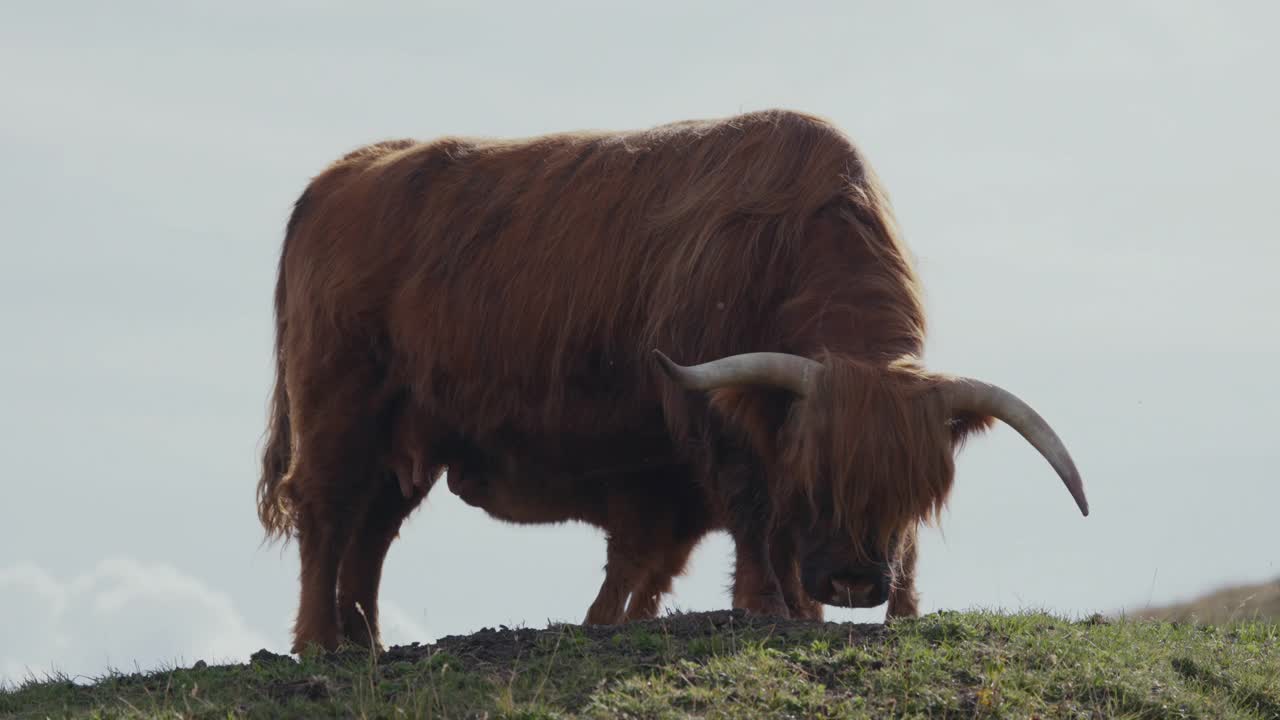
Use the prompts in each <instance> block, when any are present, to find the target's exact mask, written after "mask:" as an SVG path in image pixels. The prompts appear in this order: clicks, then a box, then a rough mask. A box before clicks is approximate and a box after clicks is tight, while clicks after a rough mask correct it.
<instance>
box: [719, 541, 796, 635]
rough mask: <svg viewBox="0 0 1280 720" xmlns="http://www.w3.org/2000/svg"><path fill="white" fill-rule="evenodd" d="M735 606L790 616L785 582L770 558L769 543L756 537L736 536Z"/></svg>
mask: <svg viewBox="0 0 1280 720" xmlns="http://www.w3.org/2000/svg"><path fill="white" fill-rule="evenodd" d="M734 544H735V545H736V546H737V554H736V558H735V562H734V574H733V606H734V607H735V608H741V609H743V610H746V611H747V613H748V614H749V615H757V616H764V617H780V618H790V617H791V611H790V610H789V609H788V608H787V601H786V598H785V597H784V596H783V594H782V586H781V584H780V583H779V582H778V577H777V574H776V573H775V572H774V568H773V564H772V563H771V562H770V561H769V544H768V542H767V541H763V540H761V539H760V538H759V537H758V536H757V537H751V536H747V537H741V536H735V537H734Z"/></svg>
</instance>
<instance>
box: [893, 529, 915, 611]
mask: <svg viewBox="0 0 1280 720" xmlns="http://www.w3.org/2000/svg"><path fill="white" fill-rule="evenodd" d="M918 530H919V528H917V527H916V526H914V525H913V526H912V527H911V529H909V530H907V532H906V535H905V536H904V537H903V540H902V544H901V546H900V549H899V553H898V567H896V568H895V572H894V579H893V587H892V588H890V590H889V607H888V609H887V610H886V611H885V620H886V621H887V620H892V619H894V618H910V617H916V616H918V615H919V614H920V595H919V593H917V592H916V562H917V560H918V557H917V555H916V546H917V541H918V539H919V538H918Z"/></svg>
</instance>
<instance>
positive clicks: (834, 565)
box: [655, 351, 1089, 607]
mask: <svg viewBox="0 0 1280 720" xmlns="http://www.w3.org/2000/svg"><path fill="white" fill-rule="evenodd" d="M655 354H656V355H657V358H658V360H659V363H660V364H661V366H662V368H663V370H664V371H665V372H666V374H667V375H668V376H669V377H670V378H672V379H673V380H674V381H675V382H677V383H679V384H680V385H682V386H683V387H685V388H687V389H691V390H702V391H707V392H725V391H729V390H734V391H736V392H741V391H742V390H744V389H746V388H748V387H750V386H755V387H766V388H774V389H781V390H785V391H787V393H788V394H789V397H790V398H791V401H790V407H789V409H788V411H787V412H786V414H785V417H784V418H782V419H780V422H779V423H778V424H777V425H776V426H775V427H771V428H770V434H771V437H770V438H769V439H768V441H769V442H771V443H772V444H773V447H772V448H770V449H769V451H768V453H767V454H768V455H769V456H770V457H772V458H773V460H772V464H773V467H770V468H768V472H770V473H772V474H773V477H771V478H770V486H771V488H772V514H773V517H772V522H773V524H774V527H775V532H787V533H790V534H791V535H792V537H793V541H794V543H795V547H796V550H797V558H796V559H797V560H798V561H799V563H800V569H801V580H802V582H803V584H804V587H805V590H806V592H808V593H809V594H810V595H811V596H812V597H813V598H814V599H815V600H818V601H821V602H823V603H826V604H829V605H838V606H844V607H873V606H876V605H879V604H881V603H883V602H885V601H886V600H887V599H888V596H889V591H890V588H891V587H892V584H893V582H894V579H895V574H896V570H895V567H896V563H897V561H898V559H899V557H900V554H901V549H902V543H903V542H904V541H909V540H910V537H911V533H909V532H908V531H910V530H912V529H914V528H915V527H916V526H917V525H918V524H919V523H921V522H926V523H927V522H930V521H931V520H933V519H934V518H935V517H936V515H937V513H938V511H939V510H941V508H942V506H943V504H944V503H945V502H946V499H947V495H948V493H949V492H950V490H951V485H952V480H953V478H954V474H955V463H954V455H955V452H956V451H957V450H958V449H959V447H960V446H961V444H963V442H964V440H965V438H966V437H967V436H969V435H971V434H973V433H974V432H976V431H980V430H983V429H986V428H987V427H989V426H990V425H991V424H992V422H993V420H994V419H999V420H1002V421H1004V422H1005V423H1006V424H1008V425H1010V426H1011V427H1013V428H1014V429H1015V430H1017V431H1018V432H1019V433H1020V434H1021V435H1022V436H1023V437H1024V438H1026V439H1027V441H1029V442H1030V443H1031V445H1032V446H1034V447H1035V448H1036V449H1037V450H1039V451H1040V453H1041V454H1042V455H1043V456H1044V457H1045V459H1046V460H1048V461H1049V463H1050V465H1052V466H1053V468H1054V470H1056V471H1057V473H1058V475H1059V477H1061V478H1062V481H1063V483H1065V484H1066V486H1067V490H1068V491H1070V493H1071V496H1072V497H1073V498H1075V501H1076V504H1077V505H1078V506H1079V508H1080V512H1081V513H1083V514H1084V515H1088V514H1089V505H1088V501H1087V500H1086V499H1085V493H1084V485H1083V483H1082V481H1081V479H1080V474H1079V472H1077V471H1076V467H1075V464H1074V462H1073V461H1072V459H1071V456H1070V454H1069V453H1068V452H1067V449H1066V447H1065V446H1064V445H1063V443H1062V441H1061V440H1059V439H1058V436H1057V434H1056V433H1055V432H1054V431H1053V429H1052V428H1051V427H1049V424H1048V423H1047V422H1045V421H1044V419H1043V418H1041V417H1040V415H1039V414H1037V413H1036V411H1035V410H1033V409H1032V408H1031V407H1030V406H1028V405H1027V404H1026V403H1024V402H1023V401H1022V400H1020V399H1018V398H1017V397H1015V396H1014V395H1013V394H1012V393H1009V392H1008V391H1006V390H1003V389H1001V388H999V387H997V386H995V385H991V384H988V383H984V382H981V381H978V380H972V379H969V378H962V377H950V376H943V375H937V374H932V373H928V372H925V371H924V370H922V369H921V368H920V367H919V366H918V365H917V364H916V363H915V361H914V360H913V359H911V358H904V359H902V360H899V361H897V362H894V363H890V364H888V365H881V366H875V365H871V364H867V363H864V362H859V361H856V360H853V359H850V358H846V357H841V356H828V357H826V358H824V360H823V361H822V362H819V361H817V360H813V359H810V358H806V357H800V356H796V355H788V354H782V353H747V354H743V355H734V356H731V357H726V358H721V359H719V360H714V361H711V362H707V363H704V364H701V365H696V366H692V367H685V366H681V365H677V364H675V363H674V362H672V361H671V360H670V359H669V358H667V357H666V356H665V355H663V354H662V353H661V352H659V351H655Z"/></svg>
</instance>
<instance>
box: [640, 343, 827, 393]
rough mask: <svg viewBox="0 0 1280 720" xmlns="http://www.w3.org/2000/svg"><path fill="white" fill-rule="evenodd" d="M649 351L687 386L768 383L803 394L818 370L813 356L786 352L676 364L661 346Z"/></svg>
mask: <svg viewBox="0 0 1280 720" xmlns="http://www.w3.org/2000/svg"><path fill="white" fill-rule="evenodd" d="M653 354H654V355H655V356H656V357H657V358H658V363H659V364H660V365H661V366H662V370H663V372H665V373H666V374H667V376H668V377H670V378H671V379H672V380H674V381H675V382H677V383H679V384H680V385H681V386H683V387H685V388H688V389H690V390H715V389H716V388H723V387H732V386H735V385H768V386H771V387H777V388H782V389H784V390H790V391H791V392H793V393H795V394H797V395H806V394H808V392H809V390H810V389H811V388H812V387H813V383H814V381H815V380H816V379H817V377H818V373H819V372H821V371H822V363H820V362H818V361H817V360H811V359H809V358H807V357H801V356H800V355H791V354H788V353H776V352H753V353H742V354H741V355H730V356H728V357H722V358H720V359H718V360H711V361H710V362H705V363H702V364H700V365H691V366H684V365H678V364H676V363H675V362H674V361H672V359H671V358H669V357H667V356H666V355H664V354H663V353H662V351H661V350H656V349H655V350H654V351H653Z"/></svg>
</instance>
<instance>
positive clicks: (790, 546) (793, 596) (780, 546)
mask: <svg viewBox="0 0 1280 720" xmlns="http://www.w3.org/2000/svg"><path fill="white" fill-rule="evenodd" d="M769 549H770V551H771V555H772V560H773V569H774V571H775V572H777V574H778V582H779V583H781V585H782V597H783V600H785V601H786V603H787V610H788V611H790V613H791V617H792V618H793V619H797V620H822V617H823V609H822V603H820V602H818V601H817V600H814V599H813V598H811V597H809V593H807V592H805V590H804V586H803V585H802V584H801V582H800V564H799V561H798V560H797V558H796V555H795V541H794V540H792V538H791V537H790V536H789V535H788V534H786V533H781V534H779V535H776V536H775V537H774V538H773V541H772V543H771V544H770V546H769Z"/></svg>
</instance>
